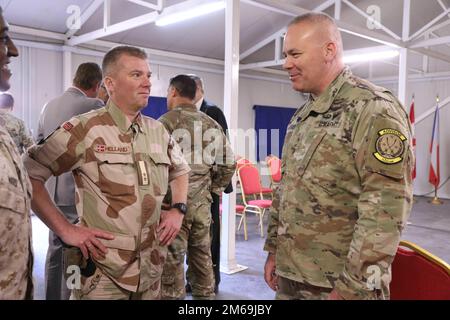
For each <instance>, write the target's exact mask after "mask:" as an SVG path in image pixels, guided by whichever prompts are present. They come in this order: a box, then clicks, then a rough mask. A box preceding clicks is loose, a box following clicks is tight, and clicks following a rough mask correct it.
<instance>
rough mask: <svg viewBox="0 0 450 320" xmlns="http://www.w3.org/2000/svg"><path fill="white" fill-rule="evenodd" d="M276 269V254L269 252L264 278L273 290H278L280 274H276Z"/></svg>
mask: <svg viewBox="0 0 450 320" xmlns="http://www.w3.org/2000/svg"><path fill="white" fill-rule="evenodd" d="M275 270H276V268H275V254H273V253H269V254H268V255H267V260H266V264H265V266H264V280H266V283H267V285H268V286H269V287H270V289H272V290H273V291H277V290H278V276H277V275H276V274H275Z"/></svg>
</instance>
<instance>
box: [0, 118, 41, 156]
mask: <svg viewBox="0 0 450 320" xmlns="http://www.w3.org/2000/svg"><path fill="white" fill-rule="evenodd" d="M0 126H3V127H5V129H6V130H7V131H8V132H9V135H10V136H11V138H12V139H13V141H14V143H15V144H16V146H17V150H19V153H20V154H22V153H24V151H26V150H27V149H28V148H29V147H31V146H32V145H33V144H34V141H33V138H31V132H30V130H28V129H27V127H26V126H25V123H24V122H23V120H21V119H19V118H17V117H15V116H14V115H12V114H11V113H9V112H5V111H0Z"/></svg>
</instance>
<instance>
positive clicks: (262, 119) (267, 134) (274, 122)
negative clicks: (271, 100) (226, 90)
mask: <svg viewBox="0 0 450 320" xmlns="http://www.w3.org/2000/svg"><path fill="white" fill-rule="evenodd" d="M253 109H254V110H255V130H256V149H257V150H256V159H257V161H261V160H264V159H265V157H266V156H267V155H269V154H273V155H276V156H277V157H279V158H281V150H282V148H283V143H284V137H285V136H286V129H287V126H288V124H289V121H290V120H291V118H292V116H293V115H294V113H295V111H296V110H297V109H296V108H283V107H272V106H259V105H255V106H253ZM276 130H277V131H276ZM277 132H278V135H277ZM277 145H278V147H277Z"/></svg>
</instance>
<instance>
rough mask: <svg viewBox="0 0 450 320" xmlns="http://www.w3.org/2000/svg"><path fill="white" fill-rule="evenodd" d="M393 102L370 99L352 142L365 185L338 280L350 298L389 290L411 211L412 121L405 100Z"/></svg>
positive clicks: (340, 289) (369, 295) (339, 290)
mask: <svg viewBox="0 0 450 320" xmlns="http://www.w3.org/2000/svg"><path fill="white" fill-rule="evenodd" d="M394 103H395V102H389V101H385V100H377V101H372V102H370V105H368V106H367V108H366V110H369V111H368V112H366V113H365V114H364V113H363V114H361V116H360V119H359V120H358V124H357V129H356V131H355V135H354V141H353V146H354V150H356V154H355V160H356V167H357V171H358V173H359V176H360V177H361V188H362V190H361V194H360V197H359V200H358V220H357V222H356V225H355V229H354V230H355V231H354V234H353V239H352V241H351V244H350V248H349V253H348V255H347V259H346V261H345V265H344V270H343V272H342V274H341V275H340V277H339V279H338V281H337V282H336V284H335V289H336V290H337V291H338V293H339V294H340V295H341V296H342V297H344V298H345V299H371V298H375V297H376V296H377V295H380V294H384V293H388V290H389V289H388V288H389V282H390V265H391V263H392V261H393V259H394V256H395V254H396V251H397V247H398V244H399V241H400V236H401V232H402V230H403V228H404V226H405V224H406V222H407V219H408V217H409V213H410V211H411V203H412V182H411V168H412V163H413V160H414V159H413V155H412V152H411V133H410V126H409V123H408V120H407V119H406V116H405V114H404V113H402V112H400V110H401V106H399V105H397V106H395V105H394ZM394 107H396V108H394ZM370 110H384V111H383V112H377V113H375V112H373V111H372V112H371V111H370ZM397 110H398V111H397Z"/></svg>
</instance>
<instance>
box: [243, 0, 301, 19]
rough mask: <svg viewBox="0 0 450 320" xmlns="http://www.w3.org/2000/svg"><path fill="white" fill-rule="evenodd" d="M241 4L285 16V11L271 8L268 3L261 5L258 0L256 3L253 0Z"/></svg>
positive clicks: (245, 0) (246, 0) (244, 0)
mask: <svg viewBox="0 0 450 320" xmlns="http://www.w3.org/2000/svg"><path fill="white" fill-rule="evenodd" d="M269 1H270V0H269ZM241 2H243V3H247V4H250V5H252V6H254V7H257V8H261V9H266V10H269V11H272V12H276V13H281V14H286V10H284V9H278V8H276V7H274V6H272V5H271V4H270V3H261V1H259V0H258V1H255V0H241ZM291 16H295V15H292V14H291Z"/></svg>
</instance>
